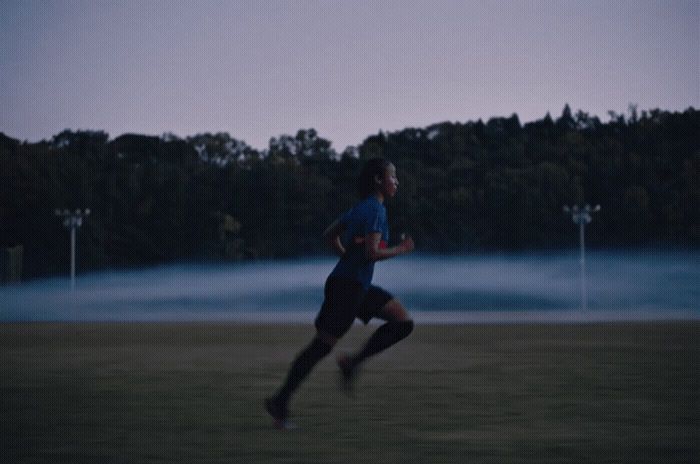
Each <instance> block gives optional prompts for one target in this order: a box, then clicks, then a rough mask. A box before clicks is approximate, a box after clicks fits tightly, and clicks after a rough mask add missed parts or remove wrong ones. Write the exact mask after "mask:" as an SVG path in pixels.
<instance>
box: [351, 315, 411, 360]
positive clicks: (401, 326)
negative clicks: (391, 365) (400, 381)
mask: <svg viewBox="0 0 700 464" xmlns="http://www.w3.org/2000/svg"><path fill="white" fill-rule="evenodd" d="M412 331H413V321H410V320H409V321H389V322H387V323H386V324H384V325H382V326H381V327H379V328H378V329H377V330H376V331H375V332H374V333H373V334H372V336H371V337H370V338H369V340H367V344H366V345H365V346H364V348H362V351H360V352H359V353H358V354H356V355H355V356H353V357H352V358H351V361H352V364H353V365H354V366H357V365H358V364H360V363H361V362H362V361H364V360H365V359H367V358H369V357H370V356H372V355H375V354H377V353H379V352H380V351H384V350H385V349H387V348H389V347H390V346H391V345H393V344H394V343H396V342H399V341H401V340H403V339H404V338H406V337H408V335H409V334H410V333H411V332H412Z"/></svg>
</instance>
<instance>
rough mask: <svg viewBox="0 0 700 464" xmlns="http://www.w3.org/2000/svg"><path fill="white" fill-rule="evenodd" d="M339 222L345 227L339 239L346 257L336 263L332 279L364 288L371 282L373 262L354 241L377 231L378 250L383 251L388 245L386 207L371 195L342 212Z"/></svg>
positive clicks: (360, 245) (360, 244)
mask: <svg viewBox="0 0 700 464" xmlns="http://www.w3.org/2000/svg"><path fill="white" fill-rule="evenodd" d="M340 223H341V224H342V225H343V226H344V227H345V231H344V232H343V235H342V236H341V242H342V243H343V247H344V248H345V254H344V255H343V256H342V257H341V258H340V261H338V264H336V266H335V268H334V269H333V272H331V276H333V277H343V278H349V279H353V280H356V281H358V282H360V283H361V284H362V286H363V287H364V288H365V289H367V288H369V286H370V284H371V283H372V275H373V274H374V261H369V260H368V259H367V258H366V257H365V244H364V242H362V243H356V239H359V238H362V239H364V238H365V237H366V236H367V234H370V233H372V232H379V233H381V234H382V238H381V242H380V244H379V247H380V248H386V246H387V244H388V243H389V224H388V222H387V219H386V208H385V207H384V205H382V204H381V203H380V202H379V200H377V198H376V197H375V196H373V195H372V196H369V197H367V198H365V199H364V200H362V201H360V202H359V203H357V204H356V205H355V206H353V207H352V208H351V209H350V210H349V211H347V212H346V213H344V214H343V215H342V216H341V217H340Z"/></svg>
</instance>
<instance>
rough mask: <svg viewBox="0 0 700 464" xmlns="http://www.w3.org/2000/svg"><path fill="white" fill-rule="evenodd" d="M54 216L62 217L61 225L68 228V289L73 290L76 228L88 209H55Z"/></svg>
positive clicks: (87, 212)
mask: <svg viewBox="0 0 700 464" xmlns="http://www.w3.org/2000/svg"><path fill="white" fill-rule="evenodd" d="M55 213H56V216H58V217H62V218H63V225H64V226H65V227H66V228H67V229H68V228H69V229H70V289H71V290H75V236H76V229H78V228H79V227H80V226H82V225H83V218H85V217H87V216H89V215H90V210H89V209H85V210H84V211H80V210H79V209H76V210H75V211H74V212H71V211H69V210H67V209H65V210H60V209H57V210H56V211H55Z"/></svg>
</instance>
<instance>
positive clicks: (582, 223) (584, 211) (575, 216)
mask: <svg viewBox="0 0 700 464" xmlns="http://www.w3.org/2000/svg"><path fill="white" fill-rule="evenodd" d="M598 211H600V205H596V206H595V207H591V206H590V205H586V206H584V207H583V208H580V207H579V206H578V205H574V206H572V207H571V208H569V207H568V206H564V212H565V213H569V214H571V219H572V220H573V221H574V223H576V224H578V226H579V248H580V249H581V258H580V263H581V311H582V312H585V311H586V244H585V242H586V232H585V228H586V224H588V223H590V222H591V221H592V220H593V217H592V216H591V213H595V212H598Z"/></svg>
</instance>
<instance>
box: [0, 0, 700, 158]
mask: <svg viewBox="0 0 700 464" xmlns="http://www.w3.org/2000/svg"><path fill="white" fill-rule="evenodd" d="M565 103H569V104H570V105H571V107H572V109H574V110H578V109H582V110H584V111H587V112H589V113H591V114H594V115H598V116H599V117H601V119H603V120H604V121H607V120H608V116H607V111H608V110H614V111H616V112H618V113H625V112H627V109H628V105H629V104H630V103H634V104H638V105H639V109H640V110H642V109H649V108H657V107H658V108H661V109H666V110H683V109H686V108H687V107H689V106H693V107H695V108H698V107H700V0H683V1H682V0H668V1H662V0H630V1H619V0H600V1H599V0H581V1H575V0H570V1H562V0H551V1H536V0H522V1H515V0H512V1H509V0H501V1H496V0H493V1H487V0H481V1H476V0H474V1H437V0H429V1H418V0H404V1H370V0H352V1H348V0H343V1H340V0H318V1H306V0H303V1H302V0H290V1H259V0H251V1H236V0H225V1H224V0H221V1H213V0H212V1H202V0H200V1H171V0H168V1H160V0H149V1H135V0H133V1H114V0H105V1H101V0H86V1H72V0H55V1H49V0H47V1H43V0H41V1H40V0H26V1H14V0H0V132H5V133H6V134H7V135H9V136H12V137H16V138H20V139H28V140H30V141H35V140H39V139H42V138H50V137H51V136H52V135H54V134H56V133H58V132H60V131H61V130H63V129H65V128H70V129H74V130H75V129H100V130H105V131H107V132H109V134H110V136H111V137H116V136H118V135H120V134H122V133H125V132H137V133H142V134H151V135H160V134H162V133H163V132H174V133H175V134H177V135H179V136H183V137H184V136H187V135H194V134H196V133H198V132H218V131H226V132H229V133H230V134H231V136H233V137H236V138H238V139H242V140H245V141H246V142H247V143H248V144H250V145H252V146H254V147H256V148H265V147H267V143H268V140H269V139H270V137H276V136H279V135H280V134H291V135H293V134H295V133H296V131H297V130H298V129H301V128H310V127H313V128H315V129H316V130H317V131H318V132H319V135H320V136H322V137H324V138H327V139H330V140H331V141H332V142H333V146H334V147H335V148H336V150H338V151H342V150H343V149H344V148H345V146H346V145H356V144H359V143H361V142H362V140H364V138H365V137H366V136H368V135H371V134H374V133H376V132H377V131H379V130H384V131H394V130H399V129H402V128H404V127H423V126H426V125H429V124H431V123H435V122H441V121H468V120H476V119H479V118H482V119H484V120H486V119H488V118H490V117H492V116H509V115H511V114H512V113H517V114H518V115H519V116H520V119H521V121H523V122H526V121H531V120H534V119H539V118H541V117H543V116H544V115H545V113H546V112H547V111H549V112H551V113H552V115H553V116H555V117H556V116H558V115H559V114H560V113H561V110H562V108H563V106H564V104H565Z"/></svg>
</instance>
